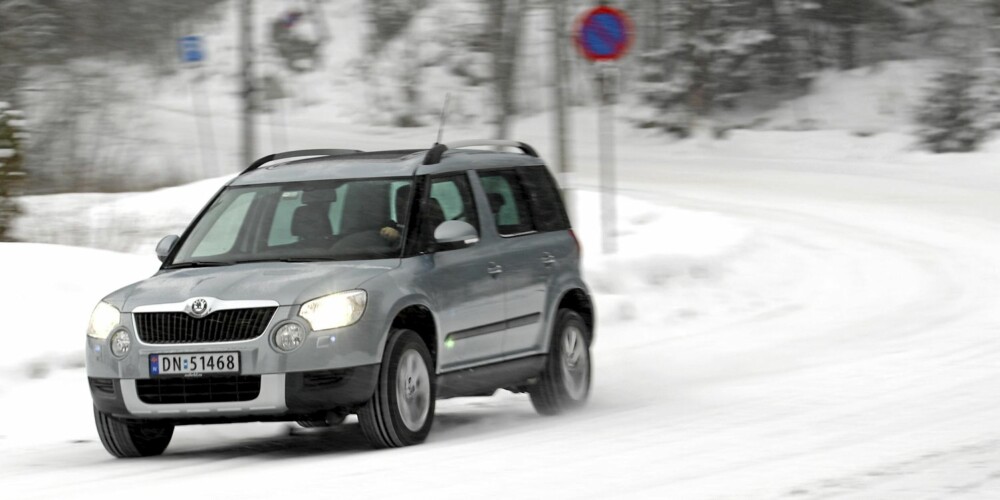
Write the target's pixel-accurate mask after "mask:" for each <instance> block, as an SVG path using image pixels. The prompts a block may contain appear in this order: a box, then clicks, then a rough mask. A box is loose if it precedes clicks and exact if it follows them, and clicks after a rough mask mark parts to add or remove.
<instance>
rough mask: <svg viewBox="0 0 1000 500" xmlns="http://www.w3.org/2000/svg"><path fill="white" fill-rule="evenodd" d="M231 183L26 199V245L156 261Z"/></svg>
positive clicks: (20, 224) (20, 232)
mask: <svg viewBox="0 0 1000 500" xmlns="http://www.w3.org/2000/svg"><path fill="white" fill-rule="evenodd" d="M229 179H230V177H220V178H216V179H208V180H204V181H199V182H195V183H193V184H188V185H184V186H178V187H172V188H166V189H159V190H156V191H151V192H148V193H121V194H105V193H71V194H57V195H44V196H24V197H22V198H20V200H21V206H22V207H23V208H24V211H25V213H24V214H23V215H22V216H21V217H20V218H18V219H17V220H16V223H15V227H14V237H15V238H17V239H19V240H21V241H31V242H41V243H52V244H58V245H73V246H85V247H93V248H101V249H105V250H114V251H119V252H130V253H141V254H147V255H152V254H153V249H154V248H155V247H156V243H157V242H158V241H159V240H160V238H162V237H164V236H166V235H168V234H180V233H181V232H182V231H184V228H185V227H187V225H188V223H189V222H191V219H193V218H194V216H195V215H196V214H197V213H198V211H199V210H201V208H202V207H203V206H204V205H205V204H206V203H208V201H209V200H210V199H211V198H212V195H213V194H215V192H216V191H218V190H219V188H221V187H222V185H223V184H225V183H226V182H227V181H228V180H229Z"/></svg>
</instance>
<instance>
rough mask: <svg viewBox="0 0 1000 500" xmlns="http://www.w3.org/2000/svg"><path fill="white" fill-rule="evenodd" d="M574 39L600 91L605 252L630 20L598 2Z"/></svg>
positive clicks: (612, 236) (612, 230)
mask: <svg viewBox="0 0 1000 500" xmlns="http://www.w3.org/2000/svg"><path fill="white" fill-rule="evenodd" d="M573 38H574V41H575V42H576V46H577V48H578V49H580V52H581V53H582V54H583V56H584V57H586V58H587V59H589V60H590V61H593V62H594V63H596V66H597V85H598V92H599V93H600V96H599V97H600V103H601V104H600V107H599V111H598V119H599V121H600V123H599V125H600V126H599V127H598V130H599V132H598V133H599V137H598V145H599V146H598V147H599V148H600V162H601V166H600V181H601V226H602V227H601V229H602V233H603V237H602V240H601V241H602V244H601V246H602V250H603V252H604V253H605V254H611V253H615V252H616V251H617V240H616V233H617V227H616V226H617V218H618V216H617V210H616V206H615V195H616V187H615V184H616V182H615V165H614V162H615V155H614V149H615V128H614V119H615V118H614V99H615V94H616V92H615V89H616V87H617V84H618V79H617V74H618V68H617V66H614V65H613V62H612V61H616V60H618V59H619V58H620V57H622V56H623V55H624V54H625V52H626V51H627V50H628V48H629V46H630V45H631V44H632V21H631V20H629V18H628V16H626V15H625V13H624V12H622V11H620V10H618V9H615V8H613V7H608V6H607V5H601V6H599V7H595V8H593V9H591V10H589V11H587V12H585V13H584V14H583V15H582V16H580V18H579V19H578V20H577V23H576V29H575V30H574V37H573Z"/></svg>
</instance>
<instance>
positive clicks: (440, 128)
mask: <svg viewBox="0 0 1000 500" xmlns="http://www.w3.org/2000/svg"><path fill="white" fill-rule="evenodd" d="M450 97H451V92H448V93H445V95H444V106H441V121H440V123H439V124H438V137H437V141H435V142H434V144H441V136H442V135H444V119H445V116H447V113H448V98H450Z"/></svg>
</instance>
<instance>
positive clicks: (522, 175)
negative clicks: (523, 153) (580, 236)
mask: <svg viewBox="0 0 1000 500" xmlns="http://www.w3.org/2000/svg"><path fill="white" fill-rule="evenodd" d="M479 178H480V180H481V181H482V185H483V190H484V191H486V197H487V199H488V200H489V202H490V209H491V211H492V212H493V218H494V220H495V221H496V224H497V231H498V232H499V233H500V234H501V235H503V236H515V235H518V234H525V233H531V232H546V231H560V230H564V229H569V227H570V226H569V217H568V216H567V215H566V208H565V206H564V205H563V202H562V198H561V197H560V195H559V190H558V189H557V188H556V184H555V181H553V180H552V176H551V175H550V174H549V171H548V170H546V168H545V167H543V166H541V165H539V166H534V167H520V168H517V169H509V170H506V169H505V170H494V171H487V172H480V174H479Z"/></svg>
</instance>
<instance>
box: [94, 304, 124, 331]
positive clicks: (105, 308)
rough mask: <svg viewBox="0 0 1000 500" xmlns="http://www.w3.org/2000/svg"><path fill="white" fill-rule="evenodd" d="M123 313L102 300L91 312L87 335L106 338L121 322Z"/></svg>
mask: <svg viewBox="0 0 1000 500" xmlns="http://www.w3.org/2000/svg"><path fill="white" fill-rule="evenodd" d="M121 319H122V313H121V311H119V310H118V308H117V307H115V306H113V305H111V304H108V303H107V302H101V303H100V304H97V307H95V308H94V312H92V313H91V314H90V326H88V327H87V335H88V336H91V337H94V338H95V339H106V338H108V335H110V334H111V330H114V329H115V327H116V326H118V324H119V323H121Z"/></svg>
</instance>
